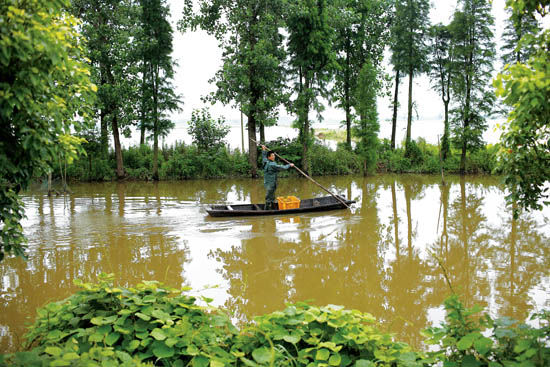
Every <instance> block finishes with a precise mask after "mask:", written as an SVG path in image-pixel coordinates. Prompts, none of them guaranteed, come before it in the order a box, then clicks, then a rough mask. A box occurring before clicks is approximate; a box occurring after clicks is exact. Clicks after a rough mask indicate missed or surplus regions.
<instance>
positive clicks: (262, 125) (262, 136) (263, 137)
mask: <svg viewBox="0 0 550 367" xmlns="http://www.w3.org/2000/svg"><path fill="white" fill-rule="evenodd" d="M260 141H261V142H262V144H265V126H264V124H262V123H260Z"/></svg>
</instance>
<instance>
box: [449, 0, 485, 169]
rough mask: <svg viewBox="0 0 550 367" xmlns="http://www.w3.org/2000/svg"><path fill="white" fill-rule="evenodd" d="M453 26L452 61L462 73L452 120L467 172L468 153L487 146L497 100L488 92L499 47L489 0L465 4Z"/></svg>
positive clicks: (454, 82)
mask: <svg viewBox="0 0 550 367" xmlns="http://www.w3.org/2000/svg"><path fill="white" fill-rule="evenodd" d="M461 2H462V9H461V10H459V11H456V12H455V14H454V15H453V20H452V22H451V24H450V25H449V30H450V31H451V34H452V42H453V49H452V53H453V54H452V58H453V63H454V64H455V67H456V69H457V70H459V71H460V72H457V73H454V74H453V78H452V81H451V89H452V92H453V94H454V99H455V101H454V102H455V103H454V108H453V109H452V111H451V112H452V115H453V118H452V120H451V125H452V133H453V142H454V144H455V146H456V147H457V148H459V149H461V171H462V172H465V169H466V152H468V151H471V150H475V149H478V148H480V147H482V146H483V139H482V135H483V132H484V131H485V129H486V128H487V123H486V118H487V116H488V115H489V114H490V113H491V112H492V111H493V107H494V102H495V96H494V93H493V92H492V91H491V90H489V89H488V85H489V80H490V77H491V73H492V71H493V60H494V58H495V44H494V40H493V37H494V36H493V31H492V29H491V28H492V26H493V24H494V18H493V16H492V15H491V4H490V2H489V1H488V0H462V1H461Z"/></svg>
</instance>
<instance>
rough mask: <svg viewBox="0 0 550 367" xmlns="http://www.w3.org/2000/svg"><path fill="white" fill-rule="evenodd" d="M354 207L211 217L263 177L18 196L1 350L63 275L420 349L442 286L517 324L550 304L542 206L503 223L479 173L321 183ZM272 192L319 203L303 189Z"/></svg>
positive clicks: (259, 192) (310, 189)
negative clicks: (379, 334)
mask: <svg viewBox="0 0 550 367" xmlns="http://www.w3.org/2000/svg"><path fill="white" fill-rule="evenodd" d="M318 181H319V182H320V183H321V184H322V185H323V186H325V187H329V188H330V189H331V190H333V191H334V192H337V193H340V194H343V195H345V196H346V197H350V198H352V199H354V200H356V201H357V203H356V204H354V205H353V206H352V209H351V210H338V211H331V212H324V213H310V214H301V215H294V216H284V215H280V216H269V217H244V218H233V219H232V218H210V217H208V216H207V213H206V211H205V209H204V208H205V206H206V205H207V204H209V203H225V202H229V203H247V202H251V201H252V202H262V200H263V195H264V190H263V185H262V181H261V180H252V179H240V180H234V179H232V180H208V181H206V180H197V181H178V182H160V183H146V182H127V183H90V184H88V183H81V184H73V185H71V187H70V188H71V190H72V194H71V195H67V196H58V197H48V196H47V195H46V194H45V192H44V191H43V190H41V189H39V188H37V189H35V190H32V191H30V192H28V193H25V194H24V202H25V205H26V214H27V219H26V220H25V221H24V229H25V233H26V235H27V237H28V239H29V248H28V257H29V260H28V261H27V262H25V261H23V260H21V259H8V260H5V261H3V262H2V263H0V351H2V352H6V351H13V350H17V349H18V348H19V345H20V344H21V342H22V336H23V334H24V332H25V325H27V324H28V323H30V322H32V321H33V318H34V315H35V310H36V308H37V307H40V306H42V305H44V304H45V303H47V302H51V301H57V300H60V299H63V298H65V297H68V296H69V295H70V294H71V293H72V292H74V291H75V290H76V287H75V286H74V285H73V280H74V279H76V278H79V279H82V280H85V281H94V280H95V279H96V278H95V276H96V275H97V274H98V273H100V272H106V273H115V274H116V278H117V281H118V283H119V284H122V285H133V284H136V283H137V282H139V281H140V280H151V279H156V280H160V281H162V282H164V283H166V284H168V285H171V286H174V287H180V286H191V287H192V288H193V291H191V293H193V294H196V295H202V296H205V297H210V298H213V299H214V301H213V304H215V305H218V306H220V307H223V308H226V309H228V310H230V311H231V312H232V313H233V315H234V317H235V320H236V322H239V321H245V320H249V319H252V317H253V316H255V315H260V314H265V313H268V312H272V311H275V310H278V309H282V308H283V307H284V306H285V304H286V303H289V302H290V303H292V302H297V301H303V300H311V302H312V303H314V304H318V305H325V304H338V305H344V306H345V307H347V308H354V309H359V310H361V311H364V312H369V313H371V314H372V315H374V316H375V317H376V318H377V319H378V320H379V321H380V328H381V329H382V330H387V331H391V332H394V333H395V334H396V337H397V338H398V339H400V340H403V341H405V342H408V343H410V344H413V345H415V346H421V344H422V336H421V335H420V333H419V331H420V330H421V329H422V328H424V327H426V326H428V325H430V324H433V323H439V322H441V320H442V319H443V317H444V311H443V308H442V306H441V305H442V302H443V300H444V299H445V297H446V296H448V295H449V292H450V291H449V287H448V285H447V282H446V281H445V278H444V277H443V272H442V270H441V268H440V267H439V266H438V264H437V260H436V258H435V256H437V257H439V259H441V262H442V264H443V266H444V267H445V269H446V272H447V274H448V276H449V278H450V282H451V284H452V286H453V288H454V289H455V291H457V292H458V293H460V294H461V297H462V299H463V300H464V301H465V302H466V303H467V304H468V305H472V304H474V303H477V304H481V305H483V306H486V307H487V308H488V310H489V311H490V312H491V314H492V315H506V316H510V317H513V318H516V319H525V318H526V317H527V316H528V315H529V314H530V313H532V312H534V311H539V310H540V309H542V308H550V276H549V270H548V269H549V268H550V267H549V262H550V246H549V244H550V241H549V237H550V225H549V218H550V210H549V209H548V208H547V209H546V210H545V211H543V212H536V213H530V214H522V215H521V217H520V218H519V219H518V220H514V219H513V217H512V215H511V211H510V210H509V209H508V208H506V206H505V203H504V196H505V193H504V191H503V188H502V187H501V186H500V185H499V183H498V179H496V178H493V177H486V176H481V177H478V176H468V177H465V178H460V177H458V176H455V177H453V176H451V177H447V185H441V184H440V177H438V176H415V175H402V176H392V175H381V176H375V177H367V178H365V177H362V176H345V177H321V178H318ZM277 194H279V195H295V196H298V197H300V198H309V197H316V196H324V195H325V193H324V192H323V191H322V190H321V189H319V188H318V187H317V186H315V185H313V184H311V183H310V182H309V181H307V180H304V179H300V178H283V179H280V180H279V187H278V191H277Z"/></svg>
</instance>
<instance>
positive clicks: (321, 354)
mask: <svg viewBox="0 0 550 367" xmlns="http://www.w3.org/2000/svg"><path fill="white" fill-rule="evenodd" d="M329 356H330V351H329V350H328V349H325V348H321V349H319V350H317V353H316V354H315V359H317V360H319V361H326V360H327V359H328V357H329Z"/></svg>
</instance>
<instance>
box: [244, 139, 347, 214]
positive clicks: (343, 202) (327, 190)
mask: <svg viewBox="0 0 550 367" xmlns="http://www.w3.org/2000/svg"><path fill="white" fill-rule="evenodd" d="M250 140H252V141H253V142H255V143H256V144H258V142H257V141H256V140H254V139H250ZM262 145H263V144H262ZM264 146H265V147H266V148H267V149H269V148H268V147H267V146H266V145H264ZM273 153H274V154H275V156H277V157H278V158H279V159H280V160H282V161H283V162H285V163H286V164H290V163H291V162H289V161H287V160H286V159H284V158H283V157H281V156H280V155H278V154H277V153H275V152H273ZM293 167H294V168H296V170H297V171H298V172H300V173H301V174H302V175H304V177H306V178H307V179H308V180H310V181H311V182H313V183H314V184H316V185H317V186H319V187H320V188H322V189H323V190H325V191H326V192H328V193H329V194H331V195H332V196H333V197H334V198H335V199H336V200H338V201H339V202H341V203H342V204H344V205H345V207H346V208H348V209H350V207H349V205H348V204H347V203H346V202H345V201H344V200H342V199H341V198H340V197H339V196H337V195H334V194H333V193H332V192H330V190H329V189H327V188H326V187H324V186H323V185H321V184H320V183H319V182H317V181H315V180H314V179H312V178H311V177H309V175H308V174H307V173H305V172H304V171H302V170H301V169H299V168H298V167H296V165H294V166H293Z"/></svg>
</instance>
